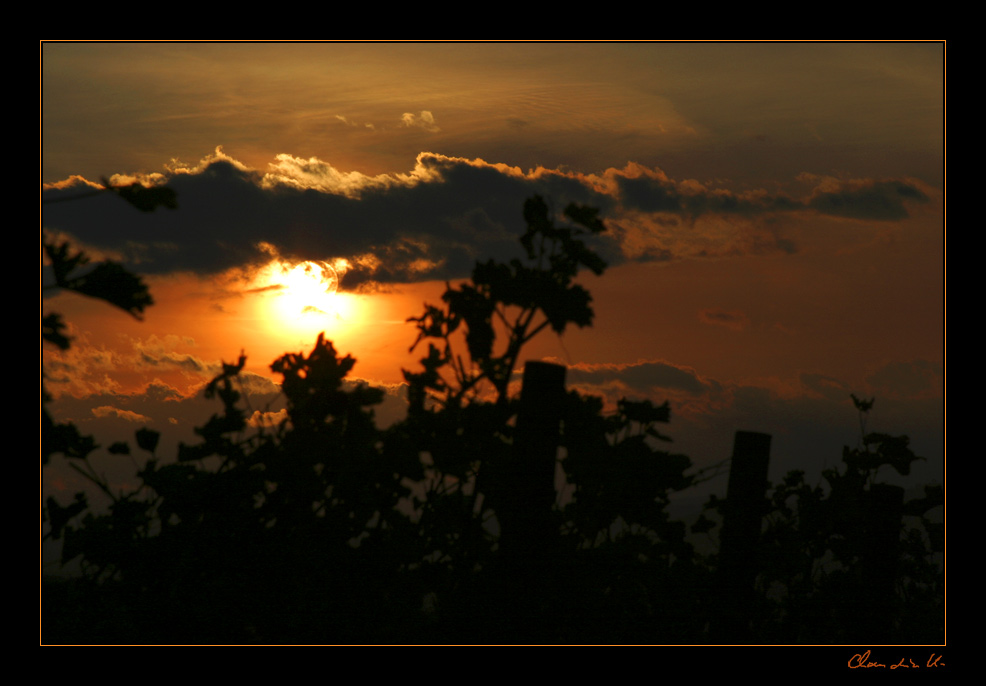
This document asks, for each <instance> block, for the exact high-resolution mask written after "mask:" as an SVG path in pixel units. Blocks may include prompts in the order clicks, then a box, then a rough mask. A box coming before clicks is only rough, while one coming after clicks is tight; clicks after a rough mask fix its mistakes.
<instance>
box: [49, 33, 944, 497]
mask: <svg viewBox="0 0 986 686" xmlns="http://www.w3.org/2000/svg"><path fill="white" fill-rule="evenodd" d="M944 78H945V47H944V44H942V43H862V44H858V43H793V44H792V43H537V44H518V43H483V44H472V43H465V44H460V43H425V44H418V43H347V44H331V43H316V44H281V43H267V44H254V43H233V44H202V43H158V44H148V43H131V44H121V43H45V44H43V45H42V46H41V177H42V178H41V182H42V189H43V190H42V194H43V199H44V200H45V201H49V200H53V199H61V198H66V197H70V196H71V195H73V194H75V195H77V194H81V193H84V192H86V190H87V189H88V188H89V186H90V185H91V184H95V183H99V182H100V179H101V178H103V177H105V178H109V179H110V180H111V181H113V182H114V183H129V182H130V181H132V180H143V181H145V182H148V183H159V182H163V181H168V182H169V184H170V185H171V186H172V187H173V188H174V189H175V190H176V191H177V193H178V196H177V200H178V208H177V209H175V210H168V209H163V208H162V209H158V210H157V211H155V212H154V213H151V214H142V213H140V212H138V211H137V210H135V209H134V208H132V207H130V206H129V205H127V204H125V203H123V202H121V201H120V200H119V199H117V198H114V197H111V196H98V197H91V198H87V199H80V200H76V201H72V202H57V203H48V202H46V203H45V204H44V205H43V206H42V225H43V228H44V229H45V230H47V231H48V232H49V233H50V234H51V235H58V236H63V237H66V238H69V239H70V240H71V241H72V243H73V245H75V246H78V247H80V248H84V249H85V250H86V251H87V252H88V253H89V254H90V255H91V256H92V257H93V258H94V259H99V258H112V259H116V260H118V261H122V262H123V263H124V264H126V265H127V266H128V267H129V268H131V269H132V270H133V271H134V272H136V273H139V274H141V275H142V276H143V277H144V279H145V281H146V282H147V283H148V285H149V287H150V290H151V294H152V295H153V297H154V300H155V304H154V305H153V306H152V307H151V308H149V309H148V310H147V312H146V316H145V317H144V320H143V321H137V320H135V319H133V318H131V317H129V316H128V315H127V314H125V313H123V312H122V311H120V310H116V309H114V308H112V307H110V306H108V305H106V304H105V303H102V302H99V301H87V300H84V299H82V298H80V297H77V296H73V295H59V296H57V297H53V298H47V299H45V300H44V301H43V302H42V307H43V309H44V310H45V311H57V312H61V313H62V314H63V316H64V317H65V319H66V320H67V321H68V322H70V324H71V328H72V331H71V333H72V335H73V336H74V341H73V346H72V348H71V349H70V350H69V351H67V352H65V353H59V352H57V351H54V350H48V349H43V351H42V357H43V362H44V363H45V365H46V369H47V370H48V371H47V373H48V375H49V378H48V383H47V387H48V390H49V392H51V393H52V394H53V395H54V396H55V397H56V400H55V402H54V404H53V405H52V412H53V414H55V416H56V417H57V418H59V419H66V420H67V419H71V420H73V421H75V422H76V423H77V424H78V425H79V427H80V428H81V429H82V430H83V431H85V432H88V433H92V434H94V435H95V436H96V438H97V441H98V442H100V443H101V444H103V445H108V444H109V443H110V442H111V441H112V440H119V439H120V438H124V437H126V436H132V434H133V430H134V429H136V428H139V427H140V426H145V425H146V426H149V427H151V428H154V429H157V430H160V431H162V432H164V434H165V436H166V439H165V443H164V446H165V447H163V448H162V451H165V449H166V448H169V449H171V450H172V452H171V454H172V455H173V454H174V453H173V446H174V444H175V443H176V442H177V441H178V440H185V441H188V440H191V438H192V433H191V428H192V427H194V426H196V425H201V424H202V423H203V422H204V421H205V420H206V419H208V417H209V415H210V414H211V413H212V412H215V411H218V406H217V405H215V404H214V403H208V402H206V401H204V400H202V399H201V398H200V397H198V396H200V395H201V387H202V385H203V384H204V383H205V382H207V381H208V380H209V379H210V378H211V377H212V376H213V375H214V374H215V373H216V371H217V370H218V365H219V363H220V361H221V360H225V361H233V360H235V358H236V357H237V356H238V355H239V353H240V351H241V350H243V351H245V353H246V355H247V358H248V364H247V370H248V371H249V372H250V375H248V376H247V377H246V379H247V381H248V385H249V388H250V389H251V390H252V392H253V395H252V396H251V402H252V407H254V408H256V409H257V411H258V414H257V415H256V418H257V420H258V421H259V420H260V419H261V418H262V417H263V412H264V410H265V409H268V410H270V411H271V413H273V412H275V411H276V409H277V406H276V405H272V406H270V407H269V408H268V407H267V405H266V403H268V402H269V401H271V400H272V399H273V398H274V394H275V393H276V390H277V389H276V387H275V386H274V385H273V383H272V381H276V380H277V377H276V376H275V375H274V374H272V373H271V372H270V369H269V365H270V363H271V362H272V361H273V360H274V359H275V358H277V357H278V356H279V355H280V354H282V353H284V352H300V351H302V350H304V351H305V352H307V351H308V350H310V349H311V347H312V345H313V344H314V341H315V339H316V337H317V335H318V333H319V332H320V331H324V332H325V333H326V337H327V338H329V339H330V340H332V341H334V342H335V345H336V348H337V350H338V351H339V352H340V353H341V354H347V353H351V354H352V355H353V356H354V357H355V358H356V359H357V364H356V367H355V369H354V376H355V377H358V378H361V379H365V380H367V381H369V382H371V383H374V384H381V385H384V386H385V387H387V388H388V390H389V391H390V394H389V395H388V399H387V401H386V403H385V404H384V406H382V407H381V408H380V409H379V410H378V414H379V415H380V417H381V420H382V422H385V421H389V420H392V419H395V418H397V417H399V416H400V412H401V402H402V400H401V398H402V395H401V388H400V384H401V382H402V379H403V377H402V374H401V368H402V367H403V368H406V369H411V370H415V369H417V368H418V365H417V359H418V358H419V357H420V356H421V354H422V352H423V351H421V350H416V351H415V353H414V354H411V353H409V351H408V349H409V347H410V345H411V344H412V343H413V342H414V338H415V335H416V332H415V330H414V327H413V325H412V324H408V323H406V322H405V320H406V319H407V318H408V317H409V316H413V315H418V314H420V313H421V312H422V309H423V304H424V303H425V302H426V301H428V302H432V303H436V304H437V303H438V302H439V299H440V296H441V293H442V291H443V289H444V287H445V281H446V280H451V281H453V282H454V281H455V280H457V279H462V278H466V277H468V276H469V273H470V271H471V268H472V265H473V264H474V263H475V261H476V260H480V259H481V260H486V259H489V258H495V259H499V260H504V259H509V258H511V257H515V256H520V254H521V248H520V245H519V243H518V241H517V238H518V236H519V235H520V233H521V232H522V231H523V228H524V224H523V218H522V214H521V210H522V206H523V201H524V199H525V198H528V197H530V196H532V195H534V194H540V195H542V196H543V197H544V198H545V199H546V200H548V201H549V203H550V204H551V205H552V206H553V207H554V208H556V209H557V210H559V211H560V210H561V209H562V208H564V207H565V205H567V204H568V203H569V202H571V201H576V202H580V203H584V204H588V205H591V206H594V207H598V208H599V209H600V211H601V216H602V217H603V219H604V221H605V222H606V224H607V227H608V232H607V234H605V236H604V237H603V238H602V239H600V241H599V242H598V243H597V244H596V245H595V247H596V248H597V250H598V251H599V252H600V254H602V255H603V256H604V258H605V259H606V260H607V262H608V263H609V265H610V266H609V269H608V270H607V271H606V272H605V273H604V274H603V275H602V276H599V277H596V276H593V275H591V274H590V275H586V276H584V277H583V278H581V283H582V284H583V285H584V286H586V288H588V289H589V290H590V291H591V293H592V295H593V307H594V309H595V313H596V318H595V324H594V326H593V327H592V328H588V329H581V330H579V329H572V330H569V331H567V332H566V333H565V334H564V336H562V337H560V338H559V337H558V336H555V335H554V334H551V333H549V332H545V333H543V334H542V335H541V337H540V338H539V339H538V340H537V341H536V342H535V343H533V344H532V345H531V347H530V350H529V355H528V359H551V360H554V361H557V362H560V363H563V364H566V365H568V366H569V368H570V369H569V372H568V383H569V386H570V387H578V388H580V389H582V390H584V391H585V392H589V393H595V394H597V395H601V396H603V397H604V398H605V399H606V400H607V402H608V403H609V406H610V407H611V406H612V404H613V403H615V401H616V399H618V398H619V397H622V396H627V397H631V398H638V399H639V398H645V397H646V398H651V399H653V400H655V401H657V402H663V401H664V400H665V399H667V400H669V401H670V402H671V407H672V421H671V424H670V425H669V426H668V427H667V431H666V433H668V434H670V435H671V436H672V437H673V438H674V439H675V442H674V444H673V449H674V450H676V451H680V452H683V453H685V454H687V455H689V456H690V457H691V458H692V460H693V461H694V462H695V464H696V465H697V466H699V467H701V466H707V465H711V464H714V463H717V462H719V461H721V460H722V459H724V458H726V457H728V456H729V453H730V450H731V441H732V434H733V432H734V431H736V430H737V429H745V430H752V431H764V432H767V433H770V434H772V435H773V437H774V439H773V447H772V456H771V476H772V478H775V479H776V478H779V477H780V476H781V475H783V474H784V473H785V472H787V471H788V470H789V469H794V468H800V469H806V470H808V471H809V472H810V473H811V474H814V475H817V474H818V473H819V471H820V470H821V469H822V468H824V467H826V466H827V467H832V466H835V465H836V464H837V463H838V462H839V460H840V458H841V454H842V447H843V446H844V445H854V444H855V441H856V439H857V438H858V435H859V425H858V423H857V416H856V412H855V410H854V408H853V405H852V402H851V400H850V397H849V394H850V393H855V394H856V395H857V396H865V397H876V404H875V407H874V410H873V412H872V414H871V416H870V419H869V425H868V427H867V429H868V430H873V431H881V432H885V433H891V434H908V435H910V436H911V438H912V445H913V448H914V450H915V451H916V452H917V453H918V454H919V455H922V456H925V457H926V458H928V461H927V462H925V463H922V464H921V465H919V466H918V467H917V468H916V469H915V471H916V472H917V475H918V477H919V479H918V480H915V481H912V482H911V483H918V482H937V483H941V482H942V481H943V478H944V471H943V469H944V468H943V465H944V462H943V458H944V440H945V438H944V437H945V431H944V423H945V420H944V414H945V413H944V386H945V367H944V365H945V342H944V339H945V313H944V309H945V308H944V303H945V209H944V207H945V202H944V180H945V179H944V176H945V161H944V154H945V114H944V103H945V90H944ZM306 260H310V261H315V262H318V263H324V264H326V265H329V266H332V267H334V268H335V269H336V273H337V275H338V281H339V289H338V292H337V293H335V294H325V293H324V292H323V293H311V292H308V293H307V294H306V292H305V291H304V288H303V286H302V285H294V286H292V285H291V284H292V282H291V280H290V278H289V277H290V274H291V270H292V269H293V268H294V267H295V266H296V265H298V264H301V263H303V262H305V261H306ZM42 276H43V277H44V273H43V275H42ZM331 280H332V279H329V281H331ZM166 455H167V453H166V452H164V453H163V454H162V456H166ZM114 459H116V458H110V457H108V456H107V457H101V458H100V460H102V462H100V463H99V464H100V465H101V467H102V468H105V469H107V470H108V471H110V472H112V473H114V474H118V477H116V478H119V479H120V480H123V481H125V479H126V477H125V475H126V474H127V473H128V470H129V473H131V474H132V472H133V469H132V466H131V465H130V464H129V462H127V463H126V464H124V465H123V466H122V467H121V466H120V465H119V464H118V463H113V462H112V460H114ZM62 462H63V461H62ZM118 462H119V460H118ZM46 471H47V472H48V473H47V474H46V475H45V480H46V481H45V488H46V489H47V490H50V491H55V492H60V493H62V494H63V495H62V496H61V498H62V500H63V502H67V501H68V500H69V499H70V494H71V493H73V492H74V491H75V490H78V488H79V487H80V486H79V483H78V477H77V476H76V475H75V474H74V473H73V472H71V471H70V470H66V469H64V468H62V467H60V466H58V465H55V466H53V467H52V468H51V469H49V470H46ZM886 476H887V480H891V481H892V480H894V479H893V478H892V475H891V474H887V475H886ZM721 486H722V489H723V490H724V488H725V482H724V481H722V483H721Z"/></svg>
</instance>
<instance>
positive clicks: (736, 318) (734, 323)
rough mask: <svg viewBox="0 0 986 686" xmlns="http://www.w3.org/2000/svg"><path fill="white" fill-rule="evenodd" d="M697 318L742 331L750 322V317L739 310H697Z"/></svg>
mask: <svg viewBox="0 0 986 686" xmlns="http://www.w3.org/2000/svg"><path fill="white" fill-rule="evenodd" d="M698 318H699V320H700V321H703V322H705V323H706V324H713V325H715V326H724V327H726V328H727V329H732V330H733V331H742V330H743V329H745V328H746V327H747V325H749V323H750V318H749V317H747V316H746V314H745V313H743V312H739V311H732V312H727V311H725V310H717V309H707V310H702V311H701V312H699V313H698Z"/></svg>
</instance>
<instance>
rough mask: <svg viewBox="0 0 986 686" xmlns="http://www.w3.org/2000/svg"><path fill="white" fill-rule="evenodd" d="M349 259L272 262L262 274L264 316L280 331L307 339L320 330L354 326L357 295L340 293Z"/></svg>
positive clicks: (327, 330)
mask: <svg viewBox="0 0 986 686" xmlns="http://www.w3.org/2000/svg"><path fill="white" fill-rule="evenodd" d="M347 266H348V265H347V264H346V262H345V260H337V261H336V262H335V263H334V264H330V263H329V262H322V261H318V262H316V261H307V262H300V263H297V264H289V263H286V262H283V261H280V260H275V261H273V262H271V263H270V264H269V265H268V266H267V268H266V269H265V270H264V274H263V275H262V276H261V278H260V281H261V288H262V289H263V291H264V293H265V295H266V297H265V298H264V310H265V312H264V315H263V316H264V318H265V319H266V320H267V321H268V323H269V325H270V327H271V329H273V330H274V331H276V332H277V333H278V334H283V335H286V336H290V337H301V338H303V339H308V338H312V337H313V336H317V335H318V333H320V332H323V331H324V332H326V333H327V334H330V335H331V334H332V333H333V332H338V331H339V330H341V329H345V328H348V327H350V326H352V325H353V323H354V322H355V319H356V316H357V308H356V307H355V304H356V300H357V298H356V297H355V296H353V295H350V294H348V293H345V292H339V278H340V273H345V269H346V267H347Z"/></svg>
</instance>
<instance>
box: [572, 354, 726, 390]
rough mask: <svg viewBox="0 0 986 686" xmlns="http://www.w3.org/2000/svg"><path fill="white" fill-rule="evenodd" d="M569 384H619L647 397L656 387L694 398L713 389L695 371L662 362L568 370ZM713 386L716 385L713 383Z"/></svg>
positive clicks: (588, 366) (581, 367)
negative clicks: (689, 394)
mask: <svg viewBox="0 0 986 686" xmlns="http://www.w3.org/2000/svg"><path fill="white" fill-rule="evenodd" d="M568 381H569V383H571V384H574V385H604V384H608V383H613V382H618V383H619V384H621V385H623V386H625V387H627V388H628V389H631V390H634V391H637V392H638V393H644V394H649V393H650V392H651V391H652V390H653V389H655V388H659V389H662V390H665V391H668V390H671V391H683V392H685V393H691V394H695V395H698V394H701V393H705V392H706V391H708V390H709V389H710V385H709V383H707V382H706V381H703V380H702V379H700V378H699V376H698V375H697V374H696V373H695V372H694V370H691V369H687V368H683V367H677V366H675V365H673V364H668V363H667V362H660V361H650V362H637V363H634V364H621V365H616V364H602V365H579V366H576V367H570V368H569V370H568ZM713 385H716V386H717V384H714V382H713Z"/></svg>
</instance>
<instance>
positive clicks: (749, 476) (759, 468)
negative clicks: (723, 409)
mask: <svg viewBox="0 0 986 686" xmlns="http://www.w3.org/2000/svg"><path fill="white" fill-rule="evenodd" d="M770 439H771V437H770V434H763V433H756V432H753V431H737V432H736V436H735V439H734V442H733V458H732V463H731V465H730V468H729V486H728V490H727V493H726V504H725V511H724V512H723V523H722V535H721V537H720V544H719V569H718V572H717V574H718V577H719V592H720V597H719V613H718V614H719V617H718V623H717V625H715V626H713V635H714V636H715V637H716V640H717V642H730V643H737V642H745V641H747V640H748V639H749V635H750V624H749V619H750V612H751V610H752V609H753V603H754V598H755V596H754V581H755V579H756V575H757V566H758V562H759V560H758V555H757V552H758V547H759V542H760V530H761V527H762V524H763V516H764V514H765V505H766V500H765V493H766V490H767V467H768V466H769V464H770Z"/></svg>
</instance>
